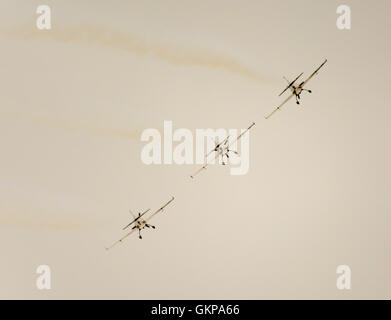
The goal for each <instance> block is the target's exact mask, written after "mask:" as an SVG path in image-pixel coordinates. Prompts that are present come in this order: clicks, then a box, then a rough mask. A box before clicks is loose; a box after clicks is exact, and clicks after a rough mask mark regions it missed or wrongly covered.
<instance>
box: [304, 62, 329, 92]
mask: <svg viewBox="0 0 391 320" xmlns="http://www.w3.org/2000/svg"><path fill="white" fill-rule="evenodd" d="M326 62H327V59H326V60H325V61H323V63H322V64H321V65H320V66H319V68H318V69H316V70H315V71H314V72H313V73H312V74H311V75H310V76H309V77H308V78H307V79H306V80H305V81H304V82H303V83H302V85H301V86H302V87H304V85H305V84H306V83H307V82H308V81H310V79H311V78H312V77H313V76H314V75H316V74H318V71H319V69H320V68H322V67H323V66H324V65H325V64H326Z"/></svg>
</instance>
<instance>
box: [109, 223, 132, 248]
mask: <svg viewBox="0 0 391 320" xmlns="http://www.w3.org/2000/svg"><path fill="white" fill-rule="evenodd" d="M136 230H137V229H136V228H135V229H132V230H131V231H129V232H128V233H127V234H125V235H124V236H123V237H122V238H121V239H119V240H117V241H116V242H114V243H113V244H112V245H111V246H110V247H107V248H106V250H110V249H111V248H112V247H114V246H115V245H117V244H118V243H121V242H122V241H123V240H124V239H125V238H127V237H129V236H130V235H131V234H132V233H133V232H134V231H136Z"/></svg>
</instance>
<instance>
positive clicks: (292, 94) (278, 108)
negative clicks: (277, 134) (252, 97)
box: [265, 93, 295, 119]
mask: <svg viewBox="0 0 391 320" xmlns="http://www.w3.org/2000/svg"><path fill="white" fill-rule="evenodd" d="M294 95H295V94H294V93H291V95H290V96H289V97H288V98H286V99H285V100H284V101H283V102H282V103H281V104H280V105H279V106H278V107H277V108H275V109H274V110H273V111H272V112H271V113H270V114H269V115H267V116H266V117H265V119H269V118H270V117H271V116H272V115H273V114H274V113H275V112H276V111H277V110H280V108H281V107H282V106H283V105H284V104H285V103H287V102H288V100H290V99H291V98H292V97H293V96H294Z"/></svg>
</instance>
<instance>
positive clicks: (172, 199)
mask: <svg viewBox="0 0 391 320" xmlns="http://www.w3.org/2000/svg"><path fill="white" fill-rule="evenodd" d="M174 199H175V198H174V197H172V198H171V199H170V201H168V202H167V203H166V204H164V205H163V206H162V207H160V208H159V209H158V210H156V211H155V212H154V213H152V214H151V215H150V216H149V217H148V218H147V219H145V222H148V221H149V220H151V219H152V218H153V217H154V216H155V215H157V214H158V213H159V212H161V211H163V210H164V208H165V207H167V206H168V205H169V204H170V203H171V202H173V201H174Z"/></svg>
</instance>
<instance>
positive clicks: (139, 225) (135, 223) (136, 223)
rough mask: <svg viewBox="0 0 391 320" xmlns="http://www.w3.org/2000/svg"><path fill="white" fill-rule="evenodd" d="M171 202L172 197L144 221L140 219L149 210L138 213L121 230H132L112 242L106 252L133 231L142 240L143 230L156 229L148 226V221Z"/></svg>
mask: <svg viewBox="0 0 391 320" xmlns="http://www.w3.org/2000/svg"><path fill="white" fill-rule="evenodd" d="M172 201H174V197H172V198H171V199H170V200H169V201H168V202H166V203H165V204H164V205H163V206H161V207H160V208H159V209H158V210H156V211H155V212H154V213H152V214H151V215H150V216H149V217H148V218H146V219H141V218H142V217H143V216H144V215H145V214H146V213H147V212H149V211H150V209H148V210H146V211H144V212H143V213H139V214H138V216H137V217H134V220H132V222H130V223H129V224H128V225H127V226H126V227H124V228H123V229H122V230H125V229H127V228H128V227H130V226H132V229H131V230H130V231H129V232H128V233H127V234H126V235H124V236H123V237H122V238H121V239H119V240H117V241H116V242H114V243H113V244H112V245H111V246H109V247H107V248H106V250H109V249H111V248H112V247H114V246H115V245H117V244H118V243H121V242H122V241H123V240H124V239H125V238H127V237H128V236H130V235H131V234H132V233H133V232H134V231H136V230H138V237H139V239H142V236H141V230H143V229H145V228H146V227H147V228H152V229H155V228H156V227H155V226H153V225H151V224H149V223H148V222H149V220H151V219H152V218H153V217H154V216H155V215H157V214H158V213H159V212H161V211H163V210H164V208H165V207H167V206H168V205H169V204H170V203H171V202H172Z"/></svg>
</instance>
